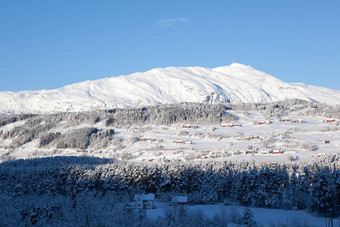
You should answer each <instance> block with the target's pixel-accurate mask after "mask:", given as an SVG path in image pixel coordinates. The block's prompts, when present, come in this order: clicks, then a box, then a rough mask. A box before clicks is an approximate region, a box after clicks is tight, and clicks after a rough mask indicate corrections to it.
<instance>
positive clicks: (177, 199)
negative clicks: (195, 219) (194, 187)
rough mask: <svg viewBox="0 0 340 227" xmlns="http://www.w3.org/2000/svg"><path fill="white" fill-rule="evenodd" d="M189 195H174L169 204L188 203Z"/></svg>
mask: <svg viewBox="0 0 340 227" xmlns="http://www.w3.org/2000/svg"><path fill="white" fill-rule="evenodd" d="M187 204H188V196H173V197H172V200H171V202H170V204H169V205H187Z"/></svg>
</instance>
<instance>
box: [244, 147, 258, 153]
mask: <svg viewBox="0 0 340 227" xmlns="http://www.w3.org/2000/svg"><path fill="white" fill-rule="evenodd" d="M256 153H257V149H255V148H254V149H249V150H247V151H246V154H256Z"/></svg>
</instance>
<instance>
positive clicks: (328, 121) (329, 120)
mask: <svg viewBox="0 0 340 227" xmlns="http://www.w3.org/2000/svg"><path fill="white" fill-rule="evenodd" d="M332 122H335V120H334V119H327V120H326V123H332Z"/></svg>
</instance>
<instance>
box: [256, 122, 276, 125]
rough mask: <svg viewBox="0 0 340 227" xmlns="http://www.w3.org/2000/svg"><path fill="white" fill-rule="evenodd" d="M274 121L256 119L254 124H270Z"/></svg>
mask: <svg viewBox="0 0 340 227" xmlns="http://www.w3.org/2000/svg"><path fill="white" fill-rule="evenodd" d="M271 123H273V122H272V121H256V122H255V123H254V124H255V125H268V124H271Z"/></svg>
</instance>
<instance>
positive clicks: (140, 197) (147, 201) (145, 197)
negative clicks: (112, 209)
mask: <svg viewBox="0 0 340 227" xmlns="http://www.w3.org/2000/svg"><path fill="white" fill-rule="evenodd" d="M135 207H136V209H153V208H155V194H153V193H149V194H137V195H135Z"/></svg>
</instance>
